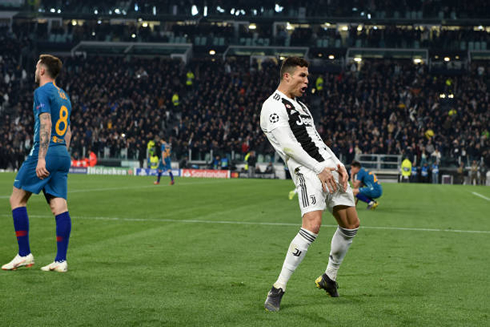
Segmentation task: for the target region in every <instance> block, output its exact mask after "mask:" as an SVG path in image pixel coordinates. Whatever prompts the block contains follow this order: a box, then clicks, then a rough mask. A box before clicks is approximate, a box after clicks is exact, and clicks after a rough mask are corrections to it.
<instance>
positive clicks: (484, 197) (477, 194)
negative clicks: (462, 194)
mask: <svg viewBox="0 0 490 327" xmlns="http://www.w3.org/2000/svg"><path fill="white" fill-rule="evenodd" d="M471 193H473V194H474V195H476V196H479V197H480V198H482V199H485V200H487V201H490V198H487V197H486V196H484V195H481V194H480V193H476V192H471Z"/></svg>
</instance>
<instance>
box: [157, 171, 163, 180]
mask: <svg viewBox="0 0 490 327" xmlns="http://www.w3.org/2000/svg"><path fill="white" fill-rule="evenodd" d="M160 177H162V172H161V171H159V172H158V178H157V182H158V183H160Z"/></svg>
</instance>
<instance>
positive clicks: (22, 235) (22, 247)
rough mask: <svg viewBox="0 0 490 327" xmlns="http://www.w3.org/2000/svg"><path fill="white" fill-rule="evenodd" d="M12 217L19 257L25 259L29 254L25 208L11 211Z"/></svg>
mask: <svg viewBox="0 0 490 327" xmlns="http://www.w3.org/2000/svg"><path fill="white" fill-rule="evenodd" d="M12 216H13V217H14V228H15V234H16V235H17V243H18V244H19V255H20V256H22V257H25V256H26V255H28V254H29V253H31V248H30V246H29V217H28V216H27V209H26V207H18V208H15V209H14V210H12Z"/></svg>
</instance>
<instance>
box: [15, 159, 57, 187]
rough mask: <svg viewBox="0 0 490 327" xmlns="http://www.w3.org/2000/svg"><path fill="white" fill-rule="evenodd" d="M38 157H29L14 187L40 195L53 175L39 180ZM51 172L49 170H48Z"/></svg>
mask: <svg viewBox="0 0 490 327" xmlns="http://www.w3.org/2000/svg"><path fill="white" fill-rule="evenodd" d="M36 166H37V157H34V156H28V157H27V159H26V160H25V161H24V162H23V163H22V166H21V167H20V169H19V172H18V173H17V176H15V181H14V187H15V188H18V189H22V190H24V191H27V192H30V193H35V194H39V192H41V190H42V189H43V188H44V186H45V185H46V184H47V183H48V182H49V180H50V179H51V175H50V176H48V177H46V178H44V179H39V177H37V174H36ZM48 171H49V169H48Z"/></svg>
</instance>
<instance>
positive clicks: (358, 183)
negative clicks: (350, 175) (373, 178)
mask: <svg viewBox="0 0 490 327" xmlns="http://www.w3.org/2000/svg"><path fill="white" fill-rule="evenodd" d="M352 187H353V188H359V187H361V181H358V180H357V179H356V180H354V181H353V182H352Z"/></svg>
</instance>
